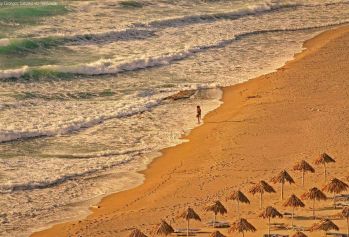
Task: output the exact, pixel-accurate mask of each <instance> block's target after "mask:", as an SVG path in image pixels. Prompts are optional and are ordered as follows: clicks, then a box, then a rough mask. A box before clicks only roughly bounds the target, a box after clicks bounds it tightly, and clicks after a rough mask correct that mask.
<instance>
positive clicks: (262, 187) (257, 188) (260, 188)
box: [249, 180, 276, 209]
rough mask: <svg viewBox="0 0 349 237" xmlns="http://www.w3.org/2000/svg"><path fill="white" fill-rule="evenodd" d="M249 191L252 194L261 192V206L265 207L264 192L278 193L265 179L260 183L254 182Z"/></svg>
mask: <svg viewBox="0 0 349 237" xmlns="http://www.w3.org/2000/svg"><path fill="white" fill-rule="evenodd" d="M249 192H250V193H251V194H252V195H255V194H256V193H259V194H260V208H261V209H262V208H263V194H264V193H276V192H275V190H274V188H273V187H272V186H270V185H269V184H268V183H267V182H265V181H263V180H262V181H260V182H259V183H256V184H254V185H253V186H252V187H251V189H250V190H249Z"/></svg>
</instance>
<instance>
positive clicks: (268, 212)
mask: <svg viewBox="0 0 349 237" xmlns="http://www.w3.org/2000/svg"><path fill="white" fill-rule="evenodd" d="M259 217H262V218H264V219H266V218H268V236H270V219H271V218H276V217H279V218H282V214H281V213H280V212H279V211H278V210H276V209H275V208H274V207H272V206H269V207H267V208H266V209H265V210H264V211H263V212H262V213H261V214H260V215H259Z"/></svg>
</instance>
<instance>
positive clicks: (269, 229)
mask: <svg viewBox="0 0 349 237" xmlns="http://www.w3.org/2000/svg"><path fill="white" fill-rule="evenodd" d="M268 237H270V216H269V226H268Z"/></svg>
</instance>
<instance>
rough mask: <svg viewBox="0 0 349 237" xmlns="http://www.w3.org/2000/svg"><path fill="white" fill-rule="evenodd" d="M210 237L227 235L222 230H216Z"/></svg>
mask: <svg viewBox="0 0 349 237" xmlns="http://www.w3.org/2000/svg"><path fill="white" fill-rule="evenodd" d="M210 237H226V236H225V235H223V234H222V233H221V232H219V231H218V230H217V231H215V232H212V233H211V234H210Z"/></svg>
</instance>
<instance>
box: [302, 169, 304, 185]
mask: <svg viewBox="0 0 349 237" xmlns="http://www.w3.org/2000/svg"><path fill="white" fill-rule="evenodd" d="M302 186H303V187H304V169H303V170H302Z"/></svg>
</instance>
